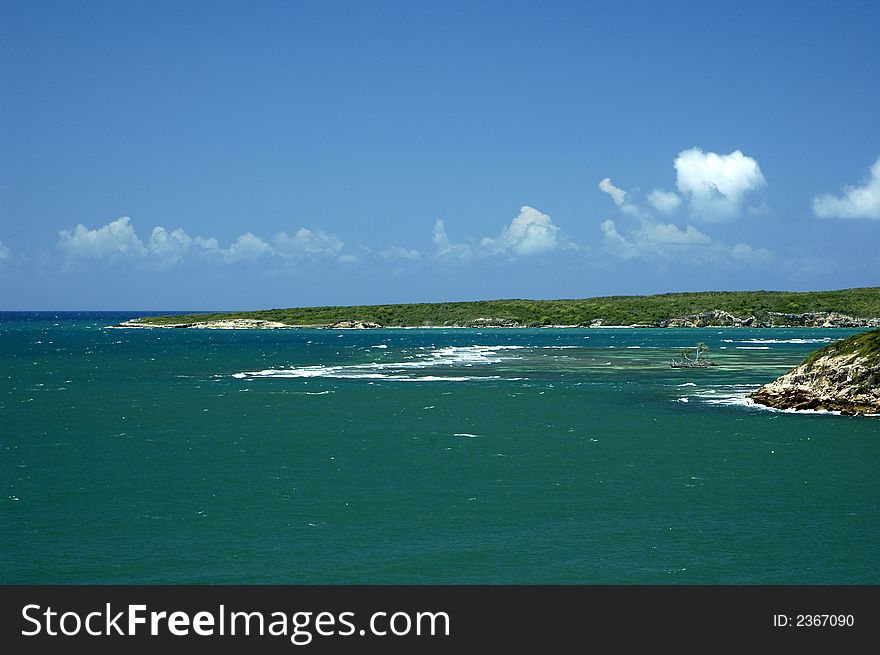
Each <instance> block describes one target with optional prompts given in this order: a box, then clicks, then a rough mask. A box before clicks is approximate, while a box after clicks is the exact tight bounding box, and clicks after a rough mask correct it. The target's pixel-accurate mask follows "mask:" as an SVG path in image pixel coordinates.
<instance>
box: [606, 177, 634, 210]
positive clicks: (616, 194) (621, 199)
mask: <svg viewBox="0 0 880 655" xmlns="http://www.w3.org/2000/svg"><path fill="white" fill-rule="evenodd" d="M599 189H600V190H601V191H602V192H603V193H607V194H608V195H609V196H611V199H612V200H613V201H614V204H615V205H617V206H618V207H620V211H622V212H623V213H624V214H629V215H630V216H639V215H641V211H640V210H639V208H638V206H636V205H635V204H634V203H632V202H630V201H629V200H628V199H627V196H628V195H629V194H628V193H627V192H626V191H624V190H623V189H621V188H619V187H616V186H614V183H613V182H612V181H611V178H610V177H606V178H604V179H602V180H600V181H599Z"/></svg>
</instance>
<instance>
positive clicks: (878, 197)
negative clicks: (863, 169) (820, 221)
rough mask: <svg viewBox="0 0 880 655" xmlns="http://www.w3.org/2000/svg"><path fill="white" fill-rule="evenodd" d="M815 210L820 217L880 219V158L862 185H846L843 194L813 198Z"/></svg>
mask: <svg viewBox="0 0 880 655" xmlns="http://www.w3.org/2000/svg"><path fill="white" fill-rule="evenodd" d="M813 212H814V213H815V214H816V216H818V217H820V218H873V219H880V158H878V159H877V161H876V162H874V165H873V166H871V169H870V172H869V175H868V179H867V180H865V182H864V184H862V185H861V186H847V187H845V188H844V189H843V195H842V196H833V195H831V194H825V195H822V196H817V197H815V198H813Z"/></svg>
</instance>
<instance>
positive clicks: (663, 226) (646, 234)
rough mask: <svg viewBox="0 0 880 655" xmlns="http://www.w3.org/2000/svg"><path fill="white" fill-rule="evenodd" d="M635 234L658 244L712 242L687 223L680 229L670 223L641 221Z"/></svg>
mask: <svg viewBox="0 0 880 655" xmlns="http://www.w3.org/2000/svg"><path fill="white" fill-rule="evenodd" d="M636 235H637V236H638V238H639V241H641V242H644V243H650V244H660V245H663V244H666V245H688V244H690V245H699V244H706V243H711V242H712V239H710V238H709V237H708V236H706V235H705V234H703V233H702V232H700V231H699V230H698V229H696V228H695V227H694V226H693V225H688V226H687V227H686V228H685V229H684V230H682V229H680V228H678V227H677V226H675V225H673V224H672V223H655V222H653V221H642V225H641V227H640V228H639V229H638V230H637V231H636Z"/></svg>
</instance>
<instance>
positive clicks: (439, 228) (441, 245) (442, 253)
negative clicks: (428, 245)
mask: <svg viewBox="0 0 880 655" xmlns="http://www.w3.org/2000/svg"><path fill="white" fill-rule="evenodd" d="M432 241H433V242H434V246H435V247H436V249H437V250H436V256H437V258H439V259H446V260H461V261H466V260H469V259H471V258H472V257H473V256H474V255H473V249H472V248H471V247H470V246H469V245H468V244H466V243H452V242H451V241H450V240H449V237H448V236H447V235H446V223H444V222H443V219H439V218H438V219H437V221H435V223H434V233H433V236H432Z"/></svg>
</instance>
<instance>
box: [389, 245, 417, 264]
mask: <svg viewBox="0 0 880 655" xmlns="http://www.w3.org/2000/svg"><path fill="white" fill-rule="evenodd" d="M379 256H380V257H382V259H408V260H409V261H417V260H419V259H421V258H422V254H421V253H420V252H419V251H418V250H412V249H410V248H401V247H400V246H391V247H389V248H386V249H385V250H382V251H381V252H380V253H379Z"/></svg>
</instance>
